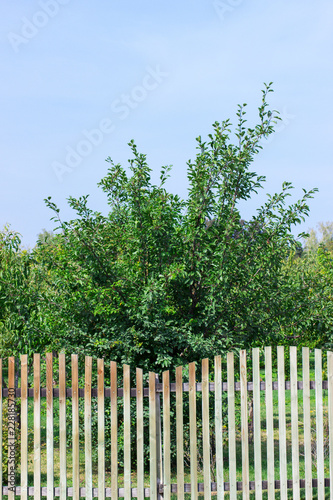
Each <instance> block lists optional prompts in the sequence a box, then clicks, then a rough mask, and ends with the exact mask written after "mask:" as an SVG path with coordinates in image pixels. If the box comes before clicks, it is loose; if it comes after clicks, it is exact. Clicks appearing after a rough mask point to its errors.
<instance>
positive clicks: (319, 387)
mask: <svg viewBox="0 0 333 500" xmlns="http://www.w3.org/2000/svg"><path fill="white" fill-rule="evenodd" d="M322 370H323V367H322V356H321V349H315V381H316V434H317V435H316V442H317V481H318V486H317V488H318V490H317V491H318V500H325V479H324V477H325V476H324V474H325V471H324V422H323V375H322Z"/></svg>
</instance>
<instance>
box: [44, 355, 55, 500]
mask: <svg viewBox="0 0 333 500" xmlns="http://www.w3.org/2000/svg"><path fill="white" fill-rule="evenodd" d="M46 462H47V500H53V489H54V465H53V464H54V452H53V356H52V352H47V353H46Z"/></svg>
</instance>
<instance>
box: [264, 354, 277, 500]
mask: <svg viewBox="0 0 333 500" xmlns="http://www.w3.org/2000/svg"><path fill="white" fill-rule="evenodd" d="M265 383H266V429H267V434H266V435H267V496H268V500H274V499H275V477H274V468H275V462H274V414H273V383H272V348H271V347H265Z"/></svg>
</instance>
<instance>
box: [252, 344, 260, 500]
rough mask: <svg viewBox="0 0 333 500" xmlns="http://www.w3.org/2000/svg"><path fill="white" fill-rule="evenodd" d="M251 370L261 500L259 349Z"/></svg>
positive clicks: (254, 350)
mask: <svg viewBox="0 0 333 500" xmlns="http://www.w3.org/2000/svg"><path fill="white" fill-rule="evenodd" d="M252 370H253V441H254V471H255V472H254V475H255V484H256V494H255V497H256V500H262V472H261V423H260V422H261V418H260V412H261V405H260V349H259V348H258V347H256V348H254V349H252Z"/></svg>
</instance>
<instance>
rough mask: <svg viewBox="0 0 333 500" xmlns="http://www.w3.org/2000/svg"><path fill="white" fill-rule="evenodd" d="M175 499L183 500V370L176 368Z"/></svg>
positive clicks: (179, 367)
mask: <svg viewBox="0 0 333 500" xmlns="http://www.w3.org/2000/svg"><path fill="white" fill-rule="evenodd" d="M176 433H177V484H178V493H177V498H179V499H180V500H184V434H183V368H182V367H181V366H177V368H176Z"/></svg>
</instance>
